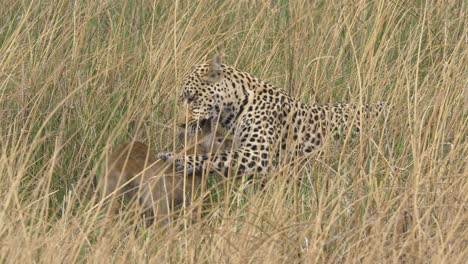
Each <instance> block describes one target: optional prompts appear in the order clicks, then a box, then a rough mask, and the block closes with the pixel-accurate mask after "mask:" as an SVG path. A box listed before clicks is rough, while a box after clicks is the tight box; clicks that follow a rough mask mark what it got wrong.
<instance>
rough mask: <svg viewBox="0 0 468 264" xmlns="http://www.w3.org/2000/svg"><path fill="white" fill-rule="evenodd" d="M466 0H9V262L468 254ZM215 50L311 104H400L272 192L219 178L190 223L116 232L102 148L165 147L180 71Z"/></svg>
mask: <svg viewBox="0 0 468 264" xmlns="http://www.w3.org/2000/svg"><path fill="white" fill-rule="evenodd" d="M466 11H467V7H466V2H464V1H461V0H460V1H369V0H362V1H285V0H282V1H280V0H278V1H273V0H272V1H266V0H264V1H234V0H232V1H231V0H225V1H164V0H161V1H142V0H138V1H61V0H57V1H26V0H25V1H12V0H5V1H2V2H1V4H0V120H1V121H0V123H1V126H0V135H1V141H0V147H1V156H0V177H1V179H0V197H1V200H2V203H1V204H0V219H1V220H0V237H1V238H2V239H1V240H0V244H1V250H0V256H1V258H2V260H3V261H4V262H28V263H30V262H62V263H63V262H72V261H92V262H102V261H104V262H161V263H166V262H171V263H172V262H188V263H190V262H208V263H225V262H226V263H234V262H235V263H239V262H240V263H245V262H254V263H259V262H267V263H276V262H287V263H291V262H293V263H294V262H327V263H328V262H359V263H362V262H401V261H408V262H436V263H440V262H447V263H462V262H463V259H466V258H467V257H468V252H467V250H466V246H467V237H468V233H467V231H466V223H467V221H468V215H467V213H466V205H467V196H466V193H467V192H468V186H467V181H466V177H467V172H466V156H467V144H466V134H467V107H466V105H467V99H466V98H467V88H466V87H467V79H468V78H467V69H466V65H468V63H467V49H466V43H467V39H466V36H467V31H466V28H467V27H466V24H467V20H466ZM216 51H221V52H223V53H224V54H225V56H224V61H225V62H226V63H227V64H230V65H234V66H236V67H237V68H239V69H241V70H244V71H247V72H250V73H252V74H253V75H256V76H258V77H261V78H263V79H266V80H268V81H270V82H272V83H274V84H276V85H278V86H279V87H283V88H284V89H285V90H287V91H288V92H289V93H290V94H291V95H293V96H295V97H297V98H301V100H302V101H304V102H308V103H328V102H341V101H352V102H355V103H367V102H375V101H377V100H380V101H386V102H387V104H388V105H389V107H390V108H391V112H390V113H389V115H388V118H387V119H386V120H385V121H384V122H383V124H381V125H382V126H380V127H379V128H377V129H374V130H373V131H372V133H368V134H367V133H363V135H361V136H360V137H358V138H359V139H358V140H357V141H356V140H355V141H354V142H351V143H347V142H344V144H341V145H339V146H330V148H328V147H327V152H326V153H325V155H324V156H323V157H321V158H320V159H319V160H315V161H312V162H310V163H305V164H294V165H292V166H291V167H285V168H282V169H281V170H280V171H279V172H278V173H276V174H275V175H270V177H271V178H272V180H271V181H270V182H269V184H268V185H267V187H266V189H265V190H264V191H255V190H253V188H252V187H249V186H250V185H245V184H244V183H238V182H237V183H236V182H232V181H222V179H219V180H220V181H221V184H220V185H215V184H212V186H213V187H212V189H211V190H210V191H209V193H208V195H207V198H206V199H205V204H207V205H206V213H205V215H204V217H203V219H202V221H201V222H200V223H198V224H196V225H193V226H189V225H186V223H185V222H183V223H182V224H180V223H179V225H175V226H174V227H173V228H171V229H170V230H169V231H167V232H165V233H163V232H161V230H159V229H157V228H154V227H153V228H139V227H140V226H139V223H138V222H137V221H134V219H133V218H132V217H131V216H130V215H128V216H123V217H122V219H121V220H120V221H119V222H118V223H117V224H114V225H110V224H109V223H107V222H106V221H105V219H103V217H102V216H103V213H102V212H103V210H105V209H104V208H101V206H96V201H97V200H96V196H95V182H96V178H97V177H98V173H99V163H100V161H101V160H102V157H103V152H105V151H108V150H109V148H110V147H111V146H112V145H114V144H116V143H120V142H124V141H128V140H130V139H138V140H142V141H144V142H146V143H148V144H150V146H151V147H152V148H153V149H154V150H155V151H159V150H161V149H163V148H168V147H170V145H171V144H172V143H173V142H172V141H173V140H168V139H171V138H173V134H174V133H173V128H174V124H173V117H174V112H175V111H176V109H177V105H176V98H177V97H176V96H177V93H178V92H179V88H180V86H181V81H182V78H183V76H184V74H186V73H187V72H188V71H189V70H190V68H191V67H192V66H193V65H195V64H197V63H201V62H205V61H207V60H208V59H209V58H210V57H211V56H212V55H213V54H214V53H215V52H216ZM384 128H386V129H384ZM299 178H301V179H299ZM291 179H293V180H292V181H291ZM297 181H300V182H301V185H300V186H299V187H300V188H297V185H296V184H295V183H294V182H297ZM181 225H182V226H181ZM137 227H138V228H137Z"/></svg>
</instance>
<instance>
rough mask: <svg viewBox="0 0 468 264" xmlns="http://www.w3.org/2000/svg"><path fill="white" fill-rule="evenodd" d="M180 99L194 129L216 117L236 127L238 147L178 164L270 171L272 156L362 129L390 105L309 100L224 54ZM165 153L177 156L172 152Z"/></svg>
mask: <svg viewBox="0 0 468 264" xmlns="http://www.w3.org/2000/svg"><path fill="white" fill-rule="evenodd" d="M180 101H181V102H182V103H184V104H186V105H187V108H188V112H189V113H190V115H188V118H187V119H188V121H187V127H186V128H187V130H188V132H189V133H192V134H193V133H195V131H196V130H197V128H198V127H199V124H200V123H203V122H204V121H206V120H210V121H212V123H219V125H220V126H221V127H222V128H223V129H224V130H226V131H232V132H233V135H234V139H235V143H234V146H235V148H233V149H232V150H231V151H225V152H222V153H216V154H214V155H212V156H208V155H187V156H185V157H176V158H175V162H176V165H177V166H180V167H182V166H186V167H187V170H188V171H193V170H195V171H200V170H202V168H203V167H204V166H203V165H204V163H206V162H207V161H211V166H210V167H211V169H212V170H217V171H221V172H224V173H226V172H227V170H228V168H230V167H232V166H233V165H235V166H238V167H237V168H238V170H239V172H240V173H251V172H254V171H257V172H259V173H266V172H267V169H268V167H269V163H270V161H271V160H278V159H279V158H283V157H287V158H291V157H297V156H303V155H305V154H307V153H311V152H313V151H315V150H317V149H318V148H319V147H320V146H322V145H323V142H324V140H325V139H326V138H328V137H329V136H333V137H337V136H340V135H341V134H343V133H347V131H349V130H348V129H352V130H353V131H354V132H359V130H360V127H361V124H360V120H361V114H362V117H363V120H368V119H369V118H371V117H375V116H378V115H379V114H380V113H381V112H383V109H384V104H383V103H381V102H378V103H375V104H370V105H365V106H362V107H358V106H356V105H355V104H347V103H337V104H330V105H318V104H312V105H307V104H304V103H302V102H301V101H299V100H297V99H295V98H293V97H291V96H290V95H288V94H287V93H286V92H285V91H284V90H282V89H281V88H278V87H276V86H274V85H272V84H270V83H268V82H265V81H262V80H260V79H258V78H256V77H254V76H252V75H251V74H249V73H247V72H243V71H240V70H237V69H235V68H233V67H231V66H228V65H225V64H222V63H221V61H220V58H219V57H218V56H215V57H214V58H213V60H212V61H211V63H209V64H201V65H198V66H196V67H195V68H194V69H193V71H192V72H191V73H190V74H189V75H188V76H187V77H186V78H185V80H184V83H183V89H182V93H181V96H180ZM162 157H163V158H166V159H168V160H169V159H172V158H173V157H172V155H171V154H170V153H166V154H164V155H162Z"/></svg>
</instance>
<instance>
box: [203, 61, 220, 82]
mask: <svg viewBox="0 0 468 264" xmlns="http://www.w3.org/2000/svg"><path fill="white" fill-rule="evenodd" d="M221 78H223V67H222V66H221V56H220V55H219V54H215V55H214V56H213V59H212V60H211V62H210V66H209V67H208V72H207V73H206V80H207V81H208V82H211V83H215V82H218V81H220V80H221Z"/></svg>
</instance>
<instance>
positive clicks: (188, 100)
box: [187, 95, 195, 104]
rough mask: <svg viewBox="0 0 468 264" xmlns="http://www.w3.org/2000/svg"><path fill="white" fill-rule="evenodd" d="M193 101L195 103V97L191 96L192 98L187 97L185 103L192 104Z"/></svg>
mask: <svg viewBox="0 0 468 264" xmlns="http://www.w3.org/2000/svg"><path fill="white" fill-rule="evenodd" d="M193 101H195V95H192V96H189V97H187V103H188V104H191V103H193Z"/></svg>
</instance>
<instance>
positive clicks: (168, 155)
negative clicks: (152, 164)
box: [158, 152, 174, 162]
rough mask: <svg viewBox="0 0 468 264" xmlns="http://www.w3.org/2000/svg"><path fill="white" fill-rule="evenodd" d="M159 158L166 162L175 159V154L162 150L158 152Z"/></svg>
mask: <svg viewBox="0 0 468 264" xmlns="http://www.w3.org/2000/svg"><path fill="white" fill-rule="evenodd" d="M158 159H160V160H163V161H165V162H171V161H172V160H173V159H174V154H173V153H172V152H160V153H159V154H158Z"/></svg>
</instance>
